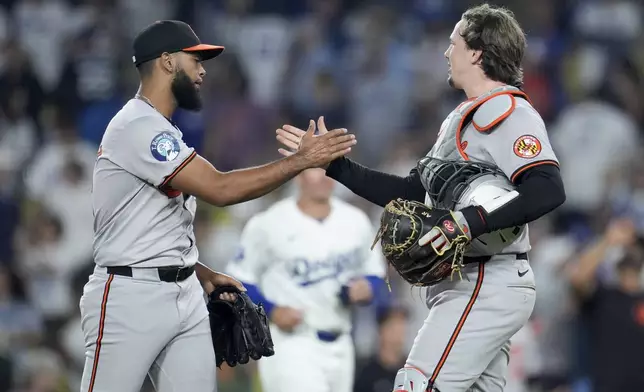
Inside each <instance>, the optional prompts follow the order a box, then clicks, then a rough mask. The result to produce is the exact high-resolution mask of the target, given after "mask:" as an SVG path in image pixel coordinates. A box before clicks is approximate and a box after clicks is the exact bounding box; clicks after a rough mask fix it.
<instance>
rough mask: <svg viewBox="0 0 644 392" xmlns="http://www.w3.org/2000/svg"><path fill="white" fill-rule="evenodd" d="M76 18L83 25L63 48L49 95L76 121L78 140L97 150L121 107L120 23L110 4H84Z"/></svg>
mask: <svg viewBox="0 0 644 392" xmlns="http://www.w3.org/2000/svg"><path fill="white" fill-rule="evenodd" d="M77 14H79V19H80V18H81V17H82V18H83V23H82V25H81V26H79V29H78V30H79V31H78V32H77V33H76V34H74V35H73V36H71V37H70V39H69V42H68V45H67V46H66V50H65V54H66V57H65V59H64V63H63V67H62V70H61V73H62V74H61V77H60V81H59V82H58V84H57V86H56V90H55V91H54V93H53V94H54V97H55V99H56V103H57V105H59V107H60V108H61V109H63V110H65V111H67V112H69V113H72V114H73V115H74V117H76V118H77V119H78V128H79V136H80V137H81V138H83V139H85V140H86V141H89V142H91V143H93V144H95V145H96V146H98V144H99V143H100V141H101V138H102V136H103V131H104V130H105V128H106V127H107V124H108V123H109V121H110V120H111V118H112V117H113V116H114V114H116V112H117V111H118V110H119V109H120V108H121V106H122V104H123V102H122V99H121V91H120V75H119V71H120V66H121V64H122V63H123V57H124V56H121V55H120V52H121V50H122V49H121V47H122V42H123V39H122V37H121V36H122V35H123V33H122V32H121V30H120V27H121V26H120V23H121V20H120V19H119V15H118V14H117V10H116V9H115V8H114V7H113V2H112V1H110V0H86V1H85V2H84V4H83V6H82V7H79V11H78V12H77ZM128 65H131V64H128Z"/></svg>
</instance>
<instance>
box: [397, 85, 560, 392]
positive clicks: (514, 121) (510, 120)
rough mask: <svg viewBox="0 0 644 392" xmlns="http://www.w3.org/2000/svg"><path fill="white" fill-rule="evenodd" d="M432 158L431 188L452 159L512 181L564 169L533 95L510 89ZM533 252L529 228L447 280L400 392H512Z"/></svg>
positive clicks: (433, 294) (496, 94)
mask: <svg viewBox="0 0 644 392" xmlns="http://www.w3.org/2000/svg"><path fill="white" fill-rule="evenodd" d="M427 157H429V158H435V159H427V160H426V161H427V167H428V168H429V170H428V169H427V167H425V168H423V169H422V170H421V180H422V181H423V183H424V184H425V186H426V187H427V184H429V183H430V181H429V179H431V176H432V175H435V174H436V173H439V172H440V170H439V169H440V167H441V166H438V165H441V164H444V160H450V161H478V162H486V163H491V164H494V165H496V166H498V168H499V169H500V170H501V171H502V172H503V173H504V174H505V176H507V178H508V179H509V180H515V179H516V178H517V177H518V176H519V175H520V174H521V173H522V172H523V171H525V170H526V169H528V168H530V167H533V166H536V165H540V164H555V165H557V164H558V162H557V158H556V156H555V154H554V152H553V150H552V147H551V146H550V143H549V141H548V136H547V134H546V129H545V126H544V123H543V121H542V120H541V117H540V116H539V115H538V113H537V112H536V111H535V110H534V108H533V107H532V106H531V105H530V103H529V101H528V98H527V96H526V95H525V94H523V93H522V92H521V91H520V90H518V89H516V88H513V87H509V86H504V87H500V88H497V89H494V90H492V91H490V92H489V93H487V94H484V95H482V96H479V97H477V98H475V99H473V100H469V101H466V102H464V103H462V104H461V105H460V106H459V107H457V108H456V109H455V110H454V111H453V112H452V113H451V114H450V115H449V116H448V117H447V119H446V120H445V121H444V122H443V125H442V126H441V130H440V133H439V136H438V140H437V142H436V144H435V145H434V147H433V148H432V150H431V151H430V152H429V153H428V155H427ZM445 167H448V166H445ZM433 173H434V174H433ZM432 194H433V192H432ZM427 197H428V200H427V201H428V203H434V202H435V200H432V199H431V196H429V195H428V196H427ZM439 202H440V201H439ZM529 249H530V243H529V238H528V233H527V229H526V230H524V232H523V234H522V235H520V236H519V237H517V239H516V240H515V241H514V242H513V243H512V244H510V245H509V246H507V247H505V249H503V250H502V252H501V253H500V254H495V255H493V256H492V257H491V259H490V260H489V261H487V262H485V263H471V264H466V265H465V267H464V268H463V269H462V271H461V272H462V275H463V279H462V280H461V279H459V278H458V277H456V278H454V279H453V280H452V279H445V280H444V281H442V282H439V283H438V284H436V285H434V286H431V287H430V288H429V289H428V291H427V306H428V308H429V313H428V316H427V318H426V319H425V323H424V324H423V326H422V327H421V329H420V330H419V331H418V334H417V335H416V338H415V340H414V344H413V347H412V349H411V351H410V353H409V356H408V357H407V361H406V364H405V367H404V368H403V369H401V370H400V371H399V372H398V374H397V376H396V380H395V386H394V390H406V391H416V390H420V389H422V390H425V389H426V388H427V387H428V386H429V389H428V390H432V391H435V390H440V391H449V392H466V391H486V392H501V391H503V390H504V389H505V385H506V377H507V368H508V357H509V355H510V347H511V343H510V339H511V338H512V336H513V335H514V334H515V333H516V332H517V331H519V330H520V329H521V328H522V327H523V326H524V325H525V324H526V322H527V321H528V319H529V318H530V315H531V314H532V309H533V308H534V301H535V297H536V290H535V287H536V286H535V281H534V274H533V272H532V270H531V268H530V263H529V261H528V260H527V256H525V255H521V254H522V253H524V252H527V251H528V250H529Z"/></svg>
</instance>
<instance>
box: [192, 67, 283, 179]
mask: <svg viewBox="0 0 644 392" xmlns="http://www.w3.org/2000/svg"><path fill="white" fill-rule="evenodd" d="M222 57H223V56H222ZM218 70H219V72H218V74H216V75H214V76H213V78H216V80H215V81H214V86H213V89H212V92H211V95H210V96H209V97H206V98H205V99H204V102H205V107H206V110H207V114H206V121H205V122H206V124H208V128H207V131H206V135H205V139H204V147H203V154H204V156H205V157H206V158H207V159H209V160H210V161H211V162H213V164H214V165H215V166H216V167H217V168H218V169H220V170H232V169H237V168H240V167H245V166H248V165H256V164H259V163H260V162H262V161H263V157H262V154H265V153H266V145H267V144H268V142H269V141H271V142H272V141H273V140H274V137H275V129H276V127H277V124H275V122H276V120H277V113H276V112H274V111H273V110H271V109H270V108H263V107H261V106H260V105H258V104H256V103H253V102H252V101H251V100H250V99H249V98H248V85H249V83H250V82H249V79H248V78H247V76H246V74H245V73H244V71H243V68H241V66H240V63H239V61H238V59H237V57H230V56H228V57H224V58H223V59H222V61H221V64H218ZM276 154H277V152H276V149H275V150H273V151H272V152H271V156H272V157H273V158H272V159H274V157H275V156H276Z"/></svg>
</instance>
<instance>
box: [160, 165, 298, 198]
mask: <svg viewBox="0 0 644 392" xmlns="http://www.w3.org/2000/svg"><path fill="white" fill-rule="evenodd" d="M305 168H306V162H305V161H304V160H303V159H301V158H300V157H298V156H297V155H293V156H290V157H288V158H284V159H281V160H279V161H275V162H271V163H268V164H265V165H262V166H257V167H252V168H247V169H240V170H233V171H230V172H220V171H218V170H217V169H215V167H213V166H212V165H211V164H210V163H209V162H208V161H206V160H205V159H203V158H201V157H197V158H195V159H194V161H193V163H191V164H190V165H188V166H186V167H185V168H184V169H183V170H182V171H181V172H180V173H179V174H178V175H177V176H176V177H175V178H174V179H173V180H172V183H171V186H172V187H173V188H175V189H178V190H180V191H182V192H185V193H188V194H191V195H194V196H196V197H198V198H200V199H202V200H204V201H206V202H207V203H209V204H212V205H215V206H218V207H225V206H229V205H232V204H237V203H242V202H245V201H249V200H253V199H256V198H258V197H261V196H264V195H265V194H267V193H269V192H271V191H273V190H275V189H277V188H279V187H280V186H281V185H282V184H284V183H285V182H287V181H289V180H290V179H292V178H293V177H295V176H296V175H297V174H299V173H300V172H301V171H302V170H304V169H305Z"/></svg>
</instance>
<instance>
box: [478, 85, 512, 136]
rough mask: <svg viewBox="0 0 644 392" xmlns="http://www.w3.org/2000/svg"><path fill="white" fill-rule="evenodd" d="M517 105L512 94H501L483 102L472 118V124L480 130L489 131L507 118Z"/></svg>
mask: <svg viewBox="0 0 644 392" xmlns="http://www.w3.org/2000/svg"><path fill="white" fill-rule="evenodd" d="M515 107H516V101H515V98H514V96H512V95H511V94H500V95H495V96H492V97H491V98H489V99H488V100H487V101H485V102H484V103H482V104H481V106H480V107H479V108H478V109H477V110H476V112H475V113H474V116H473V118H472V124H473V125H474V128H476V130H477V131H479V132H487V131H489V130H491V129H492V128H494V127H495V126H497V125H498V124H499V123H501V121H503V120H505V119H506V118H507V117H508V116H509V115H510V114H512V112H513V111H514V108H515Z"/></svg>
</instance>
